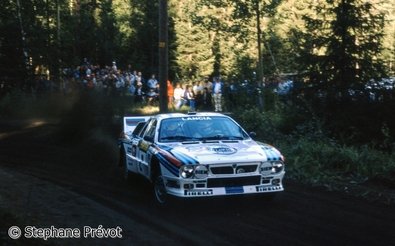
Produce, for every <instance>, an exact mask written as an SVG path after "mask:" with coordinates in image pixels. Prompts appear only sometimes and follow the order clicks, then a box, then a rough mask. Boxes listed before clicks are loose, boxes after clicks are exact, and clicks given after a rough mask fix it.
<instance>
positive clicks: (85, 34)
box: [0, 0, 395, 88]
mask: <svg viewBox="0 0 395 246" xmlns="http://www.w3.org/2000/svg"><path fill="white" fill-rule="evenodd" d="M0 5H1V6H0V7H1V9H2V10H1V19H0V28H1V37H0V38H1V39H0V64H1V77H2V80H5V79H6V78H7V79H17V78H19V77H20V76H22V75H26V73H29V72H32V71H33V72H34V71H35V70H38V69H39V68H41V69H43V68H45V69H48V70H49V72H50V74H51V75H52V76H55V77H56V76H57V75H58V74H59V71H60V70H59V69H61V68H64V67H74V66H77V65H79V64H80V63H81V62H82V60H83V59H84V58H88V59H89V60H90V61H91V62H93V63H95V64H99V65H101V66H103V65H106V64H110V63H111V62H112V61H114V60H116V61H117V62H118V64H120V65H121V66H122V67H125V68H126V66H127V65H128V64H131V65H132V66H133V67H134V68H135V69H138V70H142V71H143V72H145V73H146V74H149V73H154V72H157V70H158V68H157V67H158V59H157V57H158V48H157V47H158V14H159V11H158V1H151V0H147V1H142V0H52V1H50V0H29V1H22V0H5V1H1V3H0ZM394 9H395V7H394V3H393V2H392V1H390V0H373V1H363V0H356V1H351V0H337V1H336V0H335V1H334V0H320V1H315V0H314V1H313V0H303V1H293V0H272V1H267V0H265V1H259V0H253V1H244V0H222V1H210V0H185V1H175V0H169V1H168V11H169V23H168V24H169V44H170V45H169V53H170V56H169V58H170V64H171V65H170V69H169V70H170V71H169V72H170V76H171V77H172V79H184V78H188V79H189V78H198V77H201V76H212V75H222V76H225V77H227V78H230V76H237V77H247V78H249V77H251V75H252V74H253V72H254V71H255V72H257V73H258V75H259V76H258V77H259V78H261V77H262V76H266V77H273V76H275V75H279V74H290V73H292V74H301V73H304V74H306V75H308V78H309V79H310V81H311V82H315V83H320V82H323V83H324V84H326V83H329V84H334V85H336V86H337V87H343V85H344V88H345V87H347V86H349V85H355V84H358V83H366V81H368V80H369V79H373V78H380V77H385V76H388V75H390V74H392V75H393V74H394V71H395V68H394V59H395V58H394V53H395V52H394V45H395V41H394V40H395V13H394V12H395V10H394ZM5 77H6V78H5ZM325 80H326V81H325ZM346 84H347V85H346Z"/></svg>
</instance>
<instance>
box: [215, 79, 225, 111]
mask: <svg viewBox="0 0 395 246" xmlns="http://www.w3.org/2000/svg"><path fill="white" fill-rule="evenodd" d="M223 89H224V84H223V83H222V82H221V81H220V78H219V77H215V78H214V82H213V99H214V110H215V112H221V111H222V92H223Z"/></svg>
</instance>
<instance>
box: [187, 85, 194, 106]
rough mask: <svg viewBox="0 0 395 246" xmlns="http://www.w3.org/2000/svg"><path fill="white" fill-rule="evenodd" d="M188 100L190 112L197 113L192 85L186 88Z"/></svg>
mask: <svg viewBox="0 0 395 246" xmlns="http://www.w3.org/2000/svg"><path fill="white" fill-rule="evenodd" d="M186 99H187V100H188V103H189V108H190V111H196V105H195V93H194V92H193V87H192V86H190V85H188V86H187V87H186Z"/></svg>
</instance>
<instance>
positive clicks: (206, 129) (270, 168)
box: [119, 113, 285, 204]
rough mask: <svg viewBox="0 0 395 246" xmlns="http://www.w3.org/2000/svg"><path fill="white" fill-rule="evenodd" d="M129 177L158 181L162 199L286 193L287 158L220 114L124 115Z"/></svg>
mask: <svg viewBox="0 0 395 246" xmlns="http://www.w3.org/2000/svg"><path fill="white" fill-rule="evenodd" d="M119 143H120V145H119V146H120V154H121V159H120V160H121V164H122V165H123V167H124V173H125V177H126V178H130V175H131V174H133V173H134V174H139V175H142V176H144V177H145V178H147V179H148V180H149V181H151V182H152V184H153V190H154V195H155V198H156V201H157V202H159V203H161V204H163V203H165V202H166V200H167V199H168V198H169V196H170V195H171V196H176V197H184V198H188V197H210V196H224V195H241V194H256V193H267V194H266V195H267V196H273V195H274V194H276V193H277V192H280V191H283V190H284V188H283V184H282V179H283V177H284V173H285V171H284V158H283V156H282V155H281V153H280V152H279V151H278V150H277V149H276V148H274V147H272V146H270V145H267V144H263V143H259V142H255V141H254V140H252V139H251V137H250V136H249V134H247V133H246V132H245V131H244V130H243V129H242V128H241V127H240V125H239V124H237V123H236V122H235V121H234V120H233V119H232V118H230V117H229V116H226V115H223V114H219V113H189V114H181V113H171V114H158V115H155V116H151V117H145V116H138V117H124V119H123V134H122V137H121V139H120V142H119Z"/></svg>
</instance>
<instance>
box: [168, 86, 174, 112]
mask: <svg viewBox="0 0 395 246" xmlns="http://www.w3.org/2000/svg"><path fill="white" fill-rule="evenodd" d="M173 99H174V87H173V85H172V83H171V82H170V80H167V103H168V104H167V106H168V108H173V107H174V104H173Z"/></svg>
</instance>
